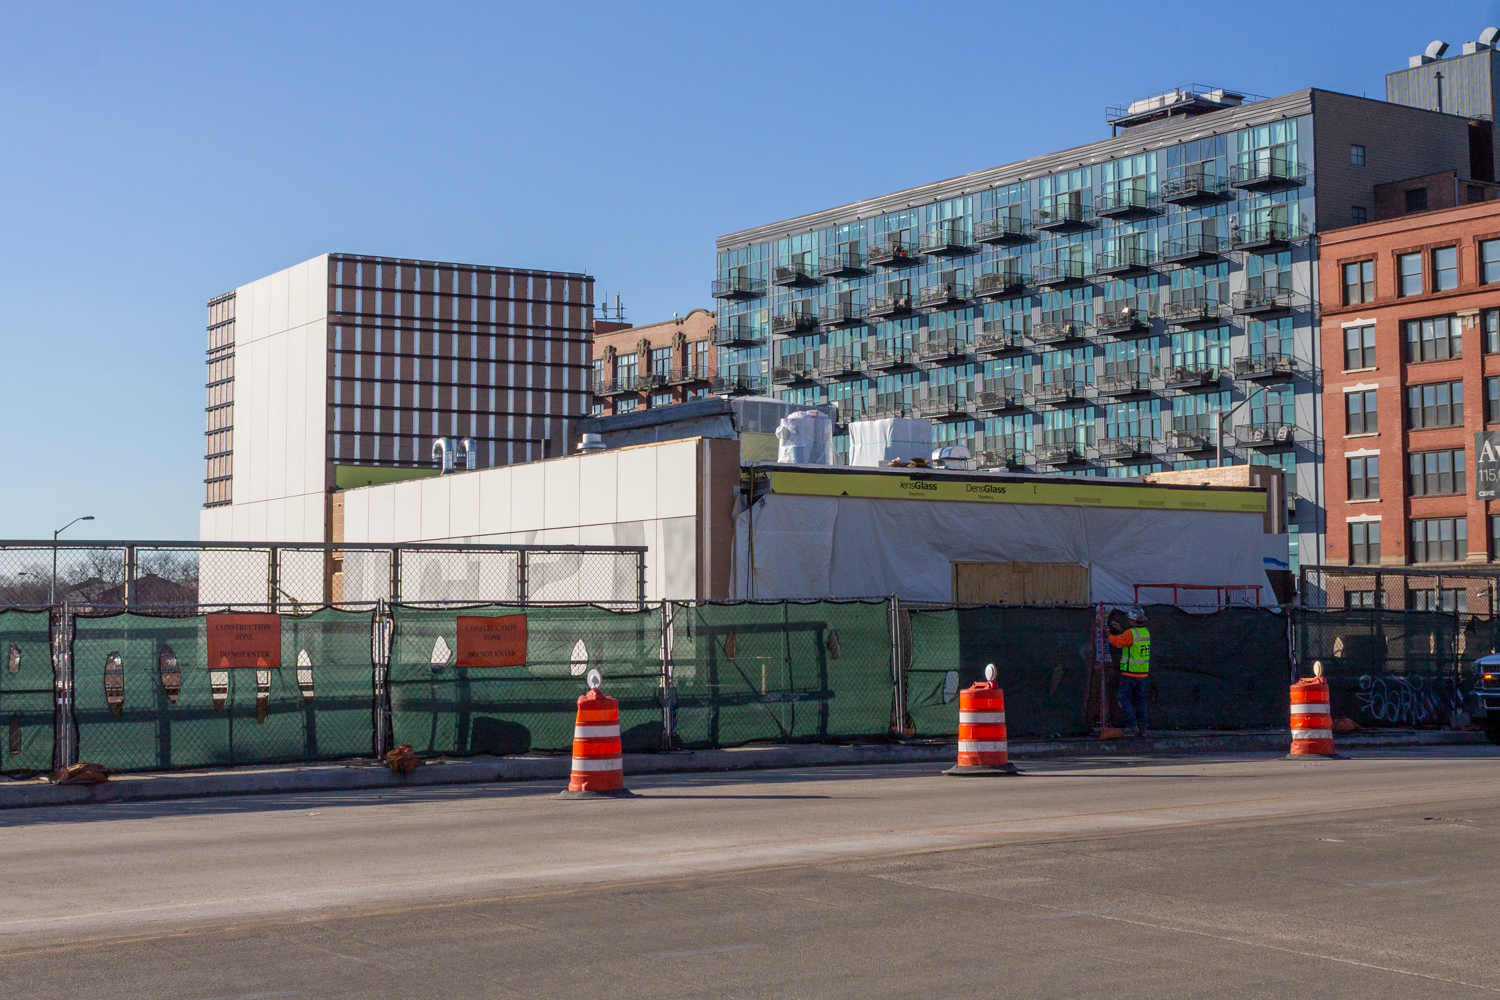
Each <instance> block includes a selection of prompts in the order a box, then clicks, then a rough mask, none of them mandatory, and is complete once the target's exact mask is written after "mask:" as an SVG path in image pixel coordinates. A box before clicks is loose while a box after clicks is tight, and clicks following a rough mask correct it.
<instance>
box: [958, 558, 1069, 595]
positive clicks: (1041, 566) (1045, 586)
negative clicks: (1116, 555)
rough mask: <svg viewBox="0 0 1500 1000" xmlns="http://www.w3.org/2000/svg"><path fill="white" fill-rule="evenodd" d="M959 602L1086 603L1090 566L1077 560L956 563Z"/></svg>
mask: <svg viewBox="0 0 1500 1000" xmlns="http://www.w3.org/2000/svg"><path fill="white" fill-rule="evenodd" d="M953 600H954V601H955V602H957V603H960V604H1087V603H1089V569H1088V567H1087V566H1079V565H1078V564H1076V563H1041V562H955V563H953Z"/></svg>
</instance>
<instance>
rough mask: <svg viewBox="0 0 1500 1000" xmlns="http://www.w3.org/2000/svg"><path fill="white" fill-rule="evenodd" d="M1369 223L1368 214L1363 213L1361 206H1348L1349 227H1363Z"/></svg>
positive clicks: (1363, 209) (1363, 207)
mask: <svg viewBox="0 0 1500 1000" xmlns="http://www.w3.org/2000/svg"><path fill="white" fill-rule="evenodd" d="M1369 221H1370V213H1368V212H1366V211H1365V206H1363V205H1351V206H1349V224H1350V225H1351V226H1363V225H1364V224H1365V223H1366V222H1369Z"/></svg>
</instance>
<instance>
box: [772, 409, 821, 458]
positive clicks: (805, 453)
mask: <svg viewBox="0 0 1500 1000" xmlns="http://www.w3.org/2000/svg"><path fill="white" fill-rule="evenodd" d="M776 441H777V443H778V446H777V449H776V461H778V462H792V463H796V464H798V465H832V464H833V418H832V417H830V416H829V415H828V414H826V413H824V412H822V411H821V410H796V411H794V412H792V413H788V414H787V415H786V416H785V417H782V418H781V423H780V424H778V425H777V426H776Z"/></svg>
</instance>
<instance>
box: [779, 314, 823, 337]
mask: <svg viewBox="0 0 1500 1000" xmlns="http://www.w3.org/2000/svg"><path fill="white" fill-rule="evenodd" d="M817 326H818V314H817V313H815V312H813V311H811V310H806V309H803V310H798V311H796V312H789V313H777V314H776V315H775V316H772V317H771V332H772V333H792V332H795V331H798V330H815V329H817Z"/></svg>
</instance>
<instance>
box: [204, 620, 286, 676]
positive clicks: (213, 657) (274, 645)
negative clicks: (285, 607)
mask: <svg viewBox="0 0 1500 1000" xmlns="http://www.w3.org/2000/svg"><path fill="white" fill-rule="evenodd" d="M208 666H209V669H210V670H228V669H233V668H235V667H253V668H257V669H260V670H278V669H280V668H281V616H280V615H275V614H268V613H266V612H261V611H257V612H243V613H239V614H217V615H209V616H208Z"/></svg>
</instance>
